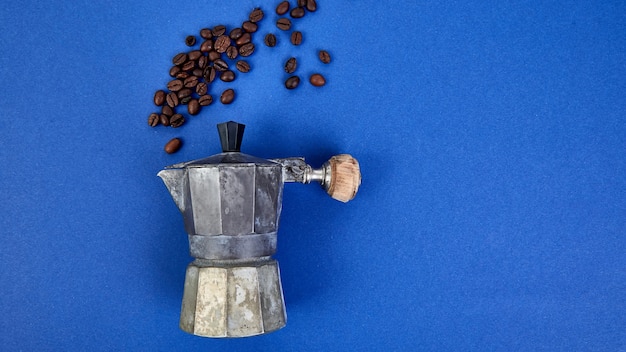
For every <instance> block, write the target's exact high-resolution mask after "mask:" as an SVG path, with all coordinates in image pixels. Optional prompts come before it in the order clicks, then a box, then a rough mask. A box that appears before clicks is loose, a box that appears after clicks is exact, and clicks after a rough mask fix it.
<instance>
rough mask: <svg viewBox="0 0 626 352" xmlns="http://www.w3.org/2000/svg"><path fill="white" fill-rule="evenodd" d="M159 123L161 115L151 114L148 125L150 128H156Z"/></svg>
mask: <svg viewBox="0 0 626 352" xmlns="http://www.w3.org/2000/svg"><path fill="white" fill-rule="evenodd" d="M159 122H160V121H159V114H157V113H154V112H153V113H152V114H150V116H148V125H149V126H150V127H154V126H156V125H158V124H159Z"/></svg>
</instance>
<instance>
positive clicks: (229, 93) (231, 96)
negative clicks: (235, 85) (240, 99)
mask: <svg viewBox="0 0 626 352" xmlns="http://www.w3.org/2000/svg"><path fill="white" fill-rule="evenodd" d="M233 100H235V91H234V90H232V89H226V90H225V91H224V92H223V93H222V96H221V97H220V101H221V102H222V104H230V103H232V102H233Z"/></svg>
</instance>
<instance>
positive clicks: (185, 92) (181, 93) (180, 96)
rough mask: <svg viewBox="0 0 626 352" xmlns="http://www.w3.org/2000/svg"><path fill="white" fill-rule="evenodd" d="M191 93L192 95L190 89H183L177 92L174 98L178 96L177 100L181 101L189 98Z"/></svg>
mask: <svg viewBox="0 0 626 352" xmlns="http://www.w3.org/2000/svg"><path fill="white" fill-rule="evenodd" d="M191 93H193V91H192V90H191V89H190V88H183V89H181V90H179V91H178V93H177V94H176V96H178V99H183V98H186V97H188V96H191Z"/></svg>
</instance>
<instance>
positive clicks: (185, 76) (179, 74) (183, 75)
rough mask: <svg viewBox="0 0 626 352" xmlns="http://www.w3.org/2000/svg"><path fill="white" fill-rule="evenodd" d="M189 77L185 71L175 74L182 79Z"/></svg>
mask: <svg viewBox="0 0 626 352" xmlns="http://www.w3.org/2000/svg"><path fill="white" fill-rule="evenodd" d="M187 77H189V73H187V72H185V71H180V72H178V73H177V74H176V78H178V79H182V80H184V79H185V78H187Z"/></svg>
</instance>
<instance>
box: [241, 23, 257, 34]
mask: <svg viewBox="0 0 626 352" xmlns="http://www.w3.org/2000/svg"><path fill="white" fill-rule="evenodd" d="M241 28H243V30H244V31H246V32H248V33H254V32H256V31H257V29H259V25H258V24H256V23H254V22H250V21H246V22H244V23H243V24H242V25H241Z"/></svg>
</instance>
